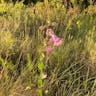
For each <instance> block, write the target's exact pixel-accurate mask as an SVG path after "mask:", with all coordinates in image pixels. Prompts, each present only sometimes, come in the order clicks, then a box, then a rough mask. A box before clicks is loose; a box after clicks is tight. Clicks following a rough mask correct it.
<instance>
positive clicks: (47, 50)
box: [45, 47, 53, 53]
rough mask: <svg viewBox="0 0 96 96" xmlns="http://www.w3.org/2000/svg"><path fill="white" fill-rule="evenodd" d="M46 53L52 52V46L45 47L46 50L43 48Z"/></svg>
mask: <svg viewBox="0 0 96 96" xmlns="http://www.w3.org/2000/svg"><path fill="white" fill-rule="evenodd" d="M45 51H46V52H47V53H50V52H52V51H53V48H51V47H50V48H46V50H45Z"/></svg>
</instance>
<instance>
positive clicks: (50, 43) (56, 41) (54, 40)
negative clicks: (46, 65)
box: [45, 29, 62, 53]
mask: <svg viewBox="0 0 96 96" xmlns="http://www.w3.org/2000/svg"><path fill="white" fill-rule="evenodd" d="M46 37H47V42H46V49H45V51H46V52H47V53H50V52H52V51H53V47H54V46H59V45H61V44H62V40H61V38H59V37H58V36H56V35H55V34H54V31H53V30H52V29H48V30H47V31H46ZM48 37H50V38H48Z"/></svg>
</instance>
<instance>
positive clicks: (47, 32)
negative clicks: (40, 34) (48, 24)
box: [46, 29, 54, 37]
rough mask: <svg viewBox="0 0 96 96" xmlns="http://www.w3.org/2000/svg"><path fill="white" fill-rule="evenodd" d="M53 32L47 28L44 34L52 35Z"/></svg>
mask: <svg viewBox="0 0 96 96" xmlns="http://www.w3.org/2000/svg"><path fill="white" fill-rule="evenodd" d="M53 34H54V31H53V30H52V29H47V31H46V36H47V37H48V36H52V35H53Z"/></svg>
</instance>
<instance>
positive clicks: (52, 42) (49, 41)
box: [37, 29, 62, 96]
mask: <svg viewBox="0 0 96 96" xmlns="http://www.w3.org/2000/svg"><path fill="white" fill-rule="evenodd" d="M44 42H45V43H44V45H43V47H42V49H41V50H39V58H38V63H37V66H38V71H39V75H38V94H39V96H43V88H44V79H45V78H47V74H46V73H45V72H44V69H45V67H46V65H47V61H48V54H49V53H52V51H53V50H54V47H55V46H59V45H61V44H62V40H61V39H60V38H59V37H58V36H56V35H55V34H54V31H53V30H52V29H47V31H46V38H45V40H44ZM44 60H45V63H44Z"/></svg>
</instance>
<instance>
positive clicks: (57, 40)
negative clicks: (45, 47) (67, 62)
mask: <svg viewBox="0 0 96 96" xmlns="http://www.w3.org/2000/svg"><path fill="white" fill-rule="evenodd" d="M51 39H52V40H51V41H53V42H54V43H53V44H54V46H59V45H61V44H62V40H61V39H60V38H59V37H58V36H56V35H52V37H51Z"/></svg>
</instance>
